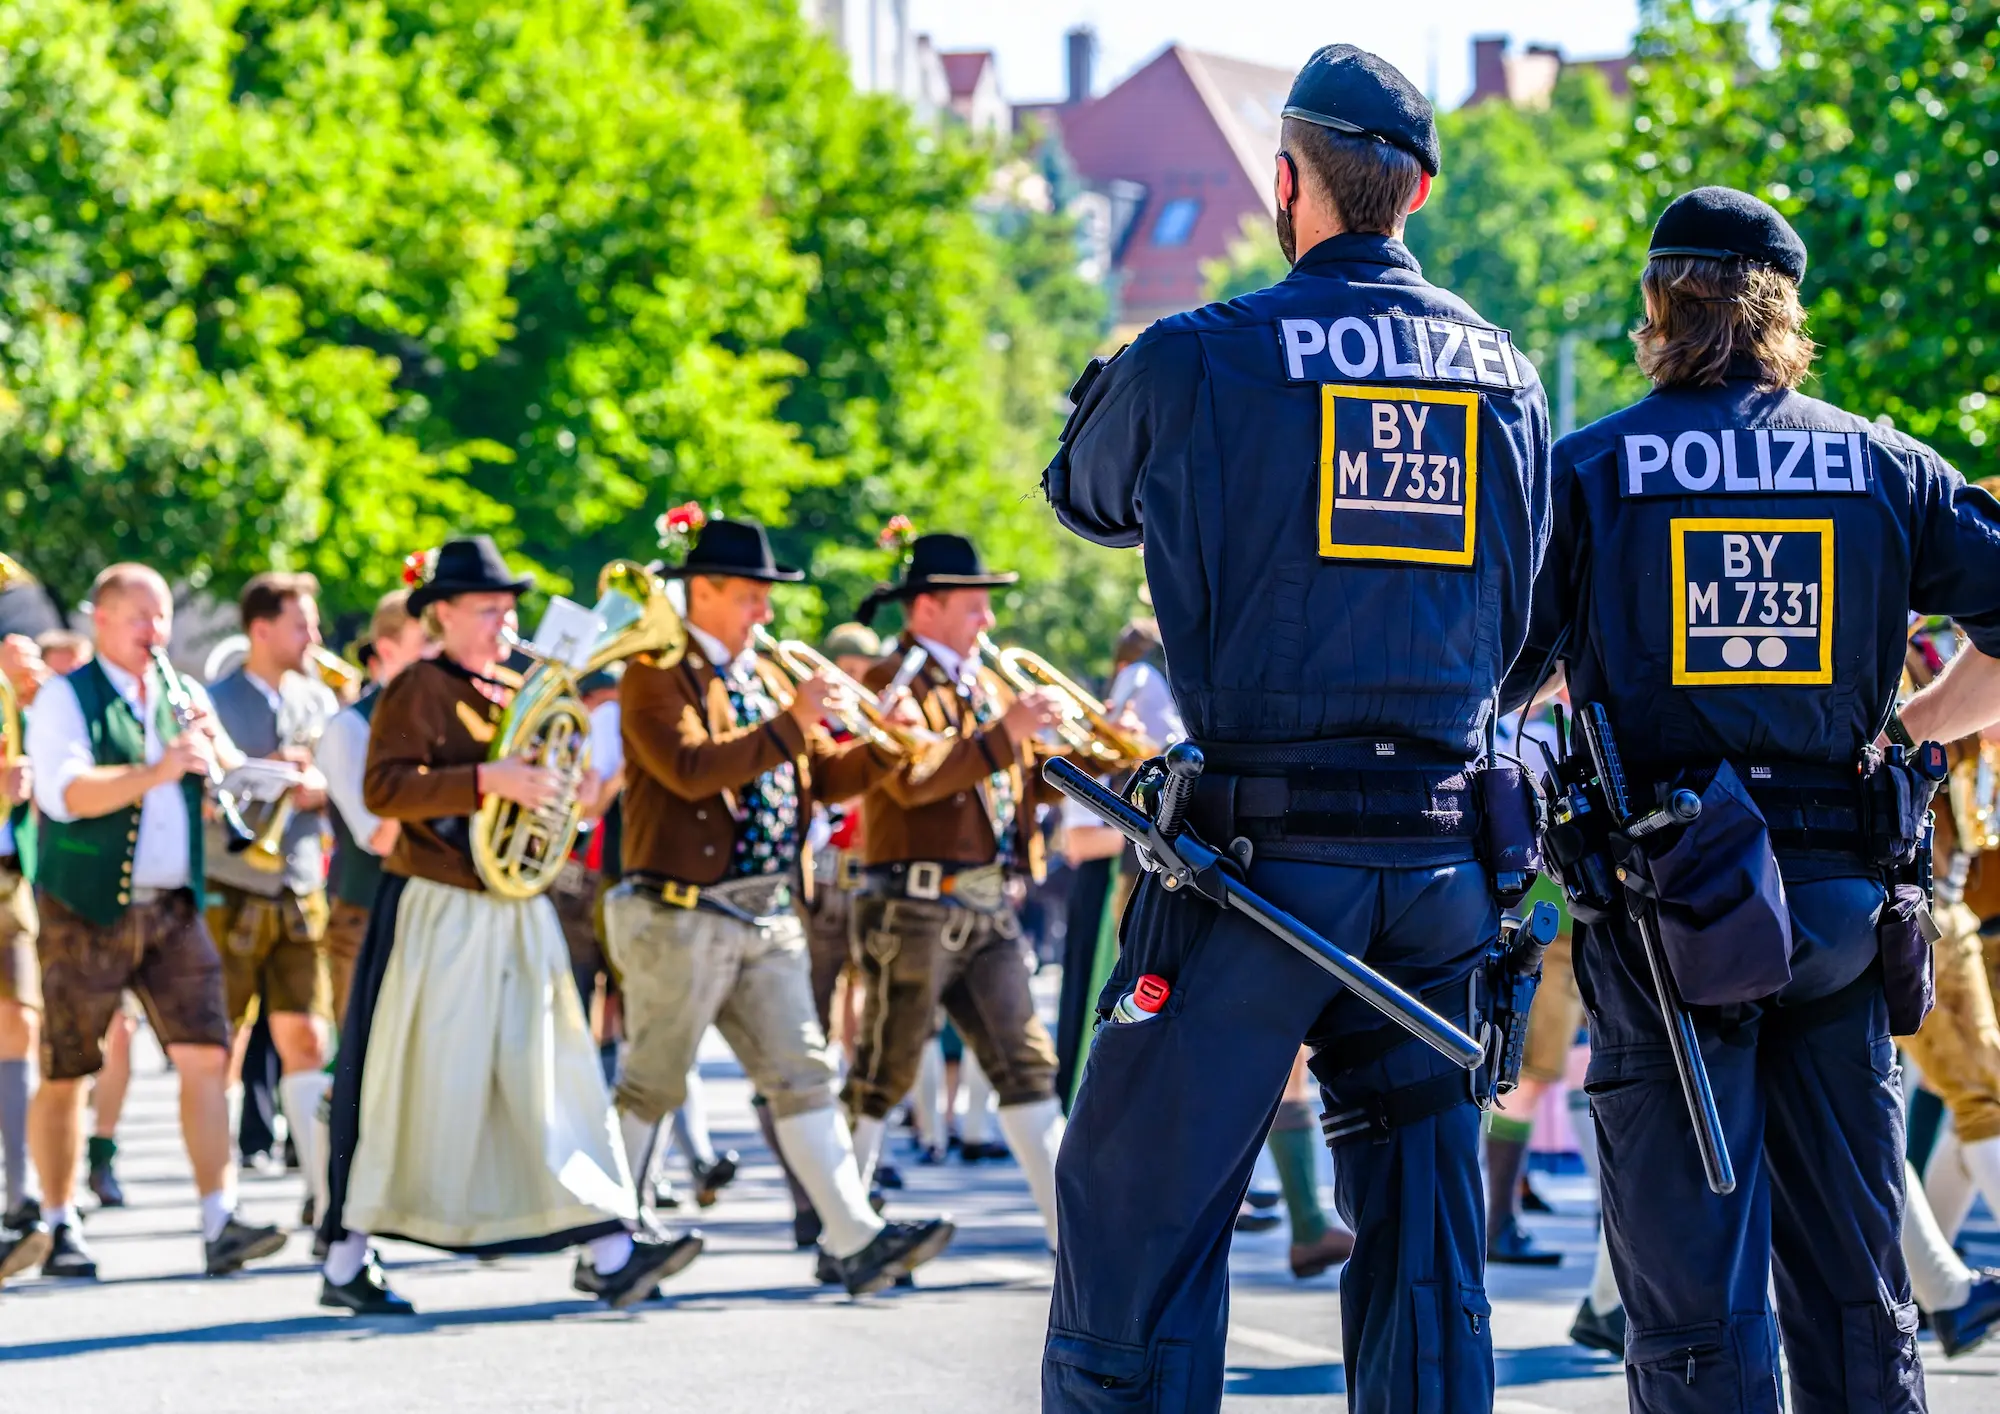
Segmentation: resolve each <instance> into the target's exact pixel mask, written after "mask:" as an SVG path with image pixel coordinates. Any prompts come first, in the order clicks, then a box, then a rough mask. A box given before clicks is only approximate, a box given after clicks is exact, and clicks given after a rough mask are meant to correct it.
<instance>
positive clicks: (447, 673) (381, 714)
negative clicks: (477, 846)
mask: <svg viewBox="0 0 2000 1414" xmlns="http://www.w3.org/2000/svg"><path fill="white" fill-rule="evenodd" d="M493 679H494V681H496V682H499V683H501V684H503V685H504V686H505V687H507V688H510V689H511V688H514V687H518V686H520V681H521V680H520V678H519V677H517V676H516V675H515V674H513V673H510V672H508V671H507V670H506V669H505V668H496V669H494V671H493ZM503 695H509V696H511V694H503ZM505 710H506V709H505V708H504V707H503V706H502V705H501V703H499V702H495V701H493V700H492V699H491V698H489V697H487V696H486V694H485V693H483V692H481V691H480V689H479V688H478V687H477V686H475V685H474V683H473V679H472V675H471V674H470V673H468V672H466V671H465V669H463V668H461V667H459V666H458V665H457V664H456V663H452V662H450V661H448V660H445V659H441V658H440V659H434V660H427V661H423V662H418V663H412V664H411V665H410V666H409V667H407V668H405V669H404V670H403V671H402V672H400V673H398V674H397V675H396V676H395V678H394V679H393V680H391V682H390V683H389V685H388V686H387V687H385V688H383V689H382V697H381V700H380V701H379V702H377V703H376V704H375V715H374V717H373V718H372V719H371V720H370V722H369V732H368V767H367V770H366V771H365V772H364V773H363V775H362V779H361V798H362V802H363V803H364V804H366V805H367V807H368V808H369V810H371V811H372V812H374V813H375V814H377V815H380V816H381V817H382V818H383V819H385V820H400V821H402V822H403V828H402V831H401V832H400V833H399V834H398V835H397V836H396V847H395V848H394V849H393V850H391V851H390V853H389V857H388V858H387V859H386V860H384V861H383V863H382V867H383V868H384V869H386V870H387V871H388V872H389V873H391V874H402V875H405V876H407V877H409V878H412V879H429V880H432V881H433V882H435V883H439V884H450V885H451V886H452V887H454V888H460V889H473V890H476V891H480V892H483V891H484V890H485V887H486V886H485V885H484V884H482V883H480V881H479V871H478V870H477V869H475V868H474V867H473V864H472V855H471V854H470V853H469V848H470V846H469V841H470V839H471V827H470V823H469V821H468V818H467V817H469V816H471V815H473V814H475V813H476V812H477V811H478V809H479V766H480V763H481V762H483V761H485V760H486V757H487V753H488V752H489V751H490V750H491V749H492V746H493V736H494V733H495V732H497V731H498V730H499V724H500V718H501V716H502V715H503V714H504V712H505Z"/></svg>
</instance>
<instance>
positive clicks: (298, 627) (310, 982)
mask: <svg viewBox="0 0 2000 1414" xmlns="http://www.w3.org/2000/svg"><path fill="white" fill-rule="evenodd" d="M318 597H319V581H318V580H316V579H314V578H313V577H312V576H311V575H309V574H285V573H281V572H275V571H274V572H272V573H268V574H260V575H257V576H256V577H255V578H253V579H252V580H251V581H250V582H249V583H248V584H246V585H244V586H243V597H242V600H241V609H242V616H243V632H244V635H245V636H246V638H247V640H248V651H247V652H246V653H245V654H244V657H243V661H242V662H241V663H240V664H239V665H238V666H237V667H236V668H235V670H234V671H232V672H230V673H229V674H228V675H226V676H224V677H222V678H220V679H218V680H217V681H216V682H214V683H213V684H211V685H210V687H209V697H210V699H211V700H212V701H213V702H214V704H215V715H216V717H217V719H218V720H219V721H220V722H221V723H222V726H223V729H224V730H225V731H227V732H228V733H229V739H230V740H231V741H233V742H235V743H236V744H237V746H238V747H239V748H240V749H241V750H243V751H244V752H246V753H247V754H248V755H249V756H250V757H251V758H252V761H253V762H254V763H255V764H253V765H250V766H248V767H246V769H245V770H244V771H243V772H241V773H239V777H240V779H242V780H243V781H244V783H245V784H244V791H243V793H244V794H245V795H248V794H250V793H252V788H253V786H254V788H255V791H256V793H257V794H259V795H261V796H262V797H263V799H264V804H263V806H262V808H261V810H260V811H258V812H256V813H253V814H252V816H251V821H250V823H251V824H252V826H253V827H254V828H256V829H257V830H258V833H259V840H260V845H261V844H264V843H268V844H269V845H270V846H271V848H270V849H268V850H267V849H263V848H260V847H257V846H253V847H252V848H251V849H249V850H245V851H238V852H236V853H231V852H230V850H229V849H228V848H227V844H228V842H227V840H226V839H225V837H224V836H223V834H222V831H221V827H220V825H219V824H211V825H210V826H209V828H208V841H207V848H206V864H207V869H208V931H209V933H210V935H211V936H212V937H214V939H215V942H216V946H217V947H218V948H219V949H220V950H221V952H222V977H223V984H224V990H225V992H226V994H227V999H228V1004H229V1024H230V1026H231V1028H232V1029H233V1030H234V1031H235V1032H236V1036H235V1049H234V1051H233V1053H232V1056H231V1065H230V1070H231V1073H232V1079H235V1078H236V1077H237V1076H239V1075H240V1074H241V1071H242V1065H243V1047H244V1045H245V1044H246V1043H247V1041H248V1040H249V1035H250V1028H249V1025H248V1023H249V1022H250V1021H251V1019H252V1015H251V1007H252V1005H253V1004H261V1005H262V1006H263V1008H264V1009H265V1011H266V1012H267V1013H268V1015H269V1019H270V1023H271V1044H272V1045H273V1046H274V1047H276V1049H277V1052H278V1061H279V1064H280V1066H281V1068H282V1071H283V1076H284V1078H283V1079H282V1080H281V1081H280V1082H279V1086H278V1093H279V1096H280V1098H281V1099H282V1101H283V1104H284V1111H285V1119H286V1121H287V1122H288V1123H289V1125H290V1128H291V1133H292V1142H293V1143H294V1144H295V1145H296V1146H297V1147H298V1150H299V1163H300V1165H301V1167H303V1168H304V1169H305V1170H306V1172H307V1173H308V1174H311V1173H315V1172H317V1171H318V1169H319V1167H320V1166H321V1165H322V1164H323V1163H324V1162H325V1159H324V1156H322V1155H320V1154H319V1153H318V1152H317V1151H316V1149H315V1146H314V1143H313V1140H314V1136H315V1135H316V1134H317V1132H318V1128H317V1126H316V1125H315V1123H314V1116H315V1115H316V1114H317V1112H318V1110H319V1102H320V1097H321V1096H322V1095H324V1094H325V1092H326V1090H327V1088H328V1084H329V1082H328V1079H327V1077H326V1075H325V1074H324V1072H323V1071H322V1069H321V1068H322V1067H323V1066H324V1065H325V1064H326V1054H325V1035H324V1033H325V1027H326V1022H327V1020H328V1019H329V1018H330V1017H331V1015H332V1006H331V1003H330V1000H329V996H328V979H327V972H326V961H325V956H324V948H323V943H324V939H325V937H326V924H327V902H326V884H325V880H326V858H325V848H324V845H323V844H322V834H323V831H324V829H325V822H326V815H325V807H326V781H325V779H324V778H323V777H322V776H321V775H320V773H319V770H318V768H317V767H316V766H314V765H313V763H312V752H313V747H314V746H315V745H316V744H317V743H318V741H319V738H320V734H321V733H322V732H324V731H325V730H326V724H327V722H328V721H329V720H331V719H332V717H333V715H334V714H335V713H336V712H338V711H339V710H340V703H339V702H338V701H337V700H336V699H335V697H334V695H333V693H332V691H331V690H330V689H328V688H327V686H326V685H325V684H324V683H322V682H321V681H320V680H319V678H318V676H317V675H316V674H315V673H314V672H313V669H312V663H311V658H312V650H313V649H314V648H315V647H316V646H317V645H318V644H319V603H318ZM260 758H261V759H260ZM260 766H273V767H278V768H280V769H279V770H276V771H269V770H266V771H260V770H259V769H258V767H260ZM267 835H268V836H269V838H268V839H266V838H265V837H266V836H267Z"/></svg>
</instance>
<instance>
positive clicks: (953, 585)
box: [854, 534, 1021, 624]
mask: <svg viewBox="0 0 2000 1414" xmlns="http://www.w3.org/2000/svg"><path fill="white" fill-rule="evenodd" d="M1020 577H1021V576H1019V575H1018V574H1015V573H1014V572H1013V571H1011V570H989V569H987V568H986V562H985V561H984V560H982V559H980V558H979V547H978V546H976V545H974V544H973V543H972V542H971V541H970V540H968V539H966V538H965V537H964V536H963V535H949V534H936V535H919V536H918V537H917V538H916V540H915V541H914V542H913V543H912V544H911V546H910V558H909V563H907V564H905V565H904V566H903V577H902V578H901V579H899V580H896V581H895V582H893V583H890V584H878V585H876V586H875V589H874V592H873V593H871V594H869V596H868V597H867V598H866V599H863V600H862V601H861V606H860V607H859V608H857V609H856V610H855V611H854V617H855V619H856V620H857V621H859V622H860V623H863V624H867V623H871V622H873V620H874V618H875V614H876V611H877V610H879V609H880V608H881V607H882V606H883V605H884V604H886V603H888V602H889V601H890V600H892V599H910V598H914V597H915V596H917V595H919V594H943V593H947V592H949V591H951V590H953V589H998V588H999V587H1000V586H1002V585H1005V584H1012V583H1014V582H1015V581H1016V580H1018V579H1019V578H1020Z"/></svg>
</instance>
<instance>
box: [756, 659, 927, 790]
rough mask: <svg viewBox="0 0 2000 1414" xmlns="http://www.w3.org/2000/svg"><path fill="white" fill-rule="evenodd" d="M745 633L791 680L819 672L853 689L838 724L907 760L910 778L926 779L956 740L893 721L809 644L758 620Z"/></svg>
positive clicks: (877, 700)
mask: <svg viewBox="0 0 2000 1414" xmlns="http://www.w3.org/2000/svg"><path fill="white" fill-rule="evenodd" d="M750 632H751V636H752V638H753V639H754V640H755V641H756V644H757V647H758V648H760V649H762V650H763V651H764V652H765V653H766V654H768V655H769V656H770V657H771V658H772V659H773V660H774V661H775V662H776V663H777V664H778V666H779V667H781V668H783V669H784V670H785V671H786V672H787V673H789V674H790V675H791V677H792V680H793V681H794V682H804V681H805V680H806V679H807V678H810V677H823V678H825V679H827V680H828V681H829V682H831V683H833V684H834V686H836V687H841V688H845V689H846V690H847V691H848V692H849V693H850V694H852V695H853V698H854V710H853V711H852V712H850V713H847V714H846V715H845V716H843V717H842V718H841V719H840V725H841V726H842V727H843V728H845V729H846V730H847V732H848V733H849V735H852V736H857V737H861V738H862V739H863V740H865V741H868V742H870V743H872V744H873V745H875V746H877V747H879V748H880V749H881V750H883V751H886V752H887V753H889V754H890V755H891V756H898V757H902V758H903V759H905V760H907V761H908V762H909V763H910V779H911V780H913V781H916V782H918V783H919V784H921V783H922V782H924V781H926V780H929V779H930V778H931V776H933V775H935V774H936V772H937V768H938V767H940V766H942V765H943V764H944V758H945V757H946V756H949V755H950V754H951V749H952V747H953V746H954V745H956V744H957V738H955V737H952V736H949V735H946V734H944V733H941V732H934V731H929V730H926V729H925V728H922V727H910V726H905V725H904V724H903V723H901V722H898V721H894V720H892V719H891V718H890V716H889V711H888V707H887V705H886V704H885V703H884V702H883V701H882V700H881V698H879V697H877V696H876V695H875V694H874V693H872V692H870V691H869V690H868V689H867V688H865V687H863V686H862V685H861V684H860V683H858V682H856V681H855V680H854V679H853V678H851V677H849V676H848V675H847V674H846V673H844V672H842V671H841V670H840V669H839V668H838V667H836V666H835V665H834V663H833V661H832V660H831V659H829V658H828V657H827V656H826V654H824V653H822V652H820V651H819V650H818V649H817V648H815V647H813V646H812V645H811V644H810V643H803V642H801V641H799V640H798V639H796V638H786V639H779V638H774V637H773V636H772V635H771V631H770V630H769V629H767V628H765V627H764V626H763V625H762V624H757V625H756V626H755V627H753V628H752V629H751V631H750Z"/></svg>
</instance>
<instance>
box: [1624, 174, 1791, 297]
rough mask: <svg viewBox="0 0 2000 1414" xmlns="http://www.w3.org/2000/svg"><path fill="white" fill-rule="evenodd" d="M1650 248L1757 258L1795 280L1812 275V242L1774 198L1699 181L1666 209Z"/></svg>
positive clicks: (1656, 252) (1653, 252) (1713, 257)
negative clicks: (1803, 236) (1801, 234)
mask: <svg viewBox="0 0 2000 1414" xmlns="http://www.w3.org/2000/svg"><path fill="white" fill-rule="evenodd" d="M1646 254H1647V255H1648V256H1649V257H1651V256H1655V255H1699V256H1704V257H1706V258H1707V259H1710V260H1732V259H1742V260H1755V261H1758V262H1759V263H1761V264H1764V265H1768V266H1770V267H1771V268H1772V269H1773V270H1776V271H1778V272H1779V273H1780V274H1782V275H1789V276H1790V277H1791V278H1792V279H1793V280H1794V281H1799V280H1803V279H1804V278H1805V276H1806V243H1805V242H1804V241H1802V240H1800V239H1799V233H1798V232H1797V231H1794V230H1793V229H1792V223H1791V222H1789V221H1787V220H1786V219H1785V218H1784V217H1783V216H1782V215H1780V214H1779V213H1778V209H1777V208H1776V207H1775V206H1772V205H1771V204H1770V203H1769V202H1765V201H1759V200H1758V199H1757V198H1756V197H1754V196H1752V195H1750V193H1749V192H1747V191H1737V190H1736V189H1735V188H1734V187H1696V188H1695V189H1694V190H1693V191H1691V192H1688V193H1687V194H1686V195H1684V196H1678V197H1675V198H1674V201H1673V204H1672V205H1670V206H1669V207H1667V209H1666V210H1665V211H1663V212H1661V213H1660V223H1659V224H1658V225H1657V226H1655V227H1653V242H1652V244H1651V245H1650V246H1649V247H1648V248H1647V251H1646Z"/></svg>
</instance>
